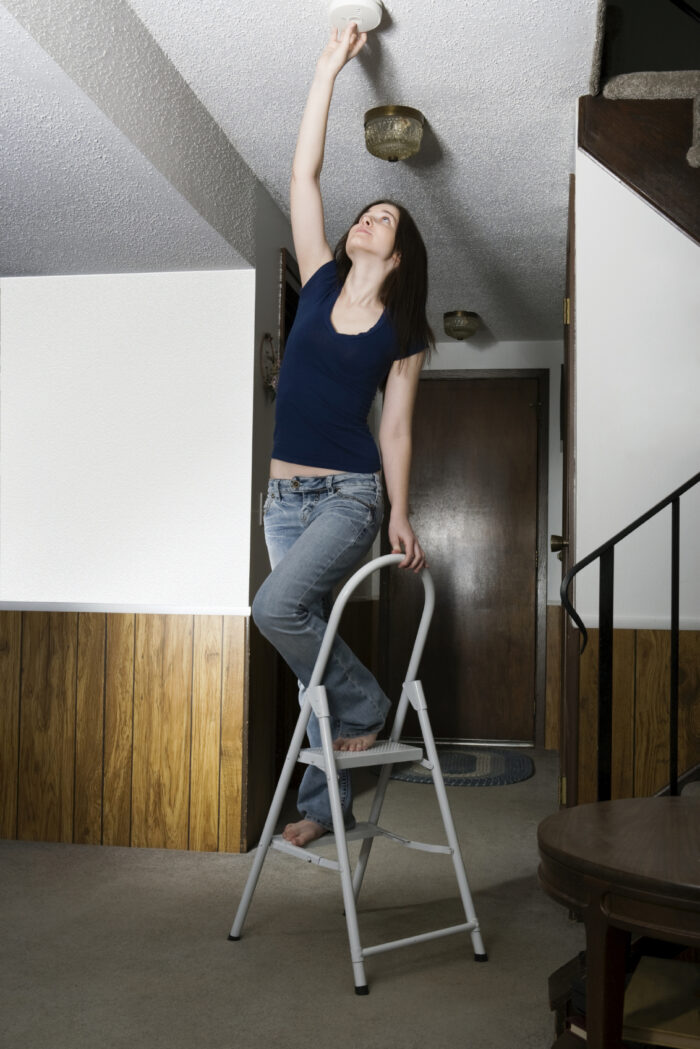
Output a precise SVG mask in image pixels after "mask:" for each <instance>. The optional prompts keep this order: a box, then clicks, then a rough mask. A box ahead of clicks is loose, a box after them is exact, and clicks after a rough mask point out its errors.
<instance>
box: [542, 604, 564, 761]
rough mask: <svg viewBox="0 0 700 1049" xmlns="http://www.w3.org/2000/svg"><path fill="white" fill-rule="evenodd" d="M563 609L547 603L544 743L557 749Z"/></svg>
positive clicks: (559, 725) (559, 720)
mask: <svg viewBox="0 0 700 1049" xmlns="http://www.w3.org/2000/svg"><path fill="white" fill-rule="evenodd" d="M563 614H564V613H563V609H562V608H561V606H560V605H547V663H546V690H545V717H544V745H545V748H546V749H547V750H559V747H560V740H559V733H560V730H561V627H562V616H563Z"/></svg>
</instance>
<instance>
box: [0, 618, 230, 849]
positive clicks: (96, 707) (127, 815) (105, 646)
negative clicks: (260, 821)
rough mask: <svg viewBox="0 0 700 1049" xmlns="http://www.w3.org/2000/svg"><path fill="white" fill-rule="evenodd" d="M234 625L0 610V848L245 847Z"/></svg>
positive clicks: (224, 621) (210, 620) (209, 620)
mask: <svg viewBox="0 0 700 1049" xmlns="http://www.w3.org/2000/svg"><path fill="white" fill-rule="evenodd" d="M247 624H248V620H247V618H246V617H243V616H206V615H198V616H192V615H186V616H185V615H143V614H113V613H94V612H34V611H32V612H28V611H0V791H1V796H0V804H1V809H0V836H2V837H3V838H18V839H22V840H29V841H60V842H74V843H76V844H103V845H126V846H129V845H131V846H145V847H151V848H174V849H196V850H202V851H220V852H239V851H241V849H242V848H245V847H246V844H245V838H246V828H245V826H244V823H245V820H244V808H245V805H244V802H245V799H244V791H245V786H246V767H245V765H246V762H245V754H246V738H247V710H246V678H247V674H246V667H247V644H248V640H247V629H248V627H247Z"/></svg>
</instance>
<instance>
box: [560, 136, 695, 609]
mask: <svg viewBox="0 0 700 1049" xmlns="http://www.w3.org/2000/svg"><path fill="white" fill-rule="evenodd" d="M576 231H577V232H576V347H577V349H576V362H577V365H576V366H577V389H576V393H577V521H576V536H577V549H576V556H577V558H579V559H580V558H582V557H584V556H585V555H586V554H588V553H590V552H591V551H592V550H594V549H595V548H596V547H597V546H599V545H600V544H601V543H603V542H605V541H606V540H607V539H609V538H611V537H612V536H613V535H614V534H615V533H617V532H618V531H620V530H621V529H622V528H624V527H625V526H626V525H628V524H629V523H631V522H632V521H633V520H634V519H635V518H636V517H638V516H639V515H640V514H642V513H643V512H644V511H646V510H647V509H649V508H650V507H651V506H652V505H653V504H654V503H656V502H658V501H660V500H661V499H663V498H664V497H665V496H666V495H668V494H669V493H670V492H671V491H673V490H674V489H675V488H676V487H678V486H679V485H681V484H683V483H684V482H685V481H686V480H688V478H690V477H691V476H692V475H693V474H695V473H697V472H698V471H699V470H700V247H699V246H698V245H697V244H696V243H695V242H694V241H692V240H691V239H690V238H689V237H687V236H686V235H685V234H684V233H682V232H681V231H680V230H678V229H677V228H676V227H675V226H674V225H673V224H672V223H670V222H669V221H668V220H667V219H665V218H664V217H663V216H661V215H660V214H659V213H658V212H656V211H655V210H654V209H653V208H651V207H650V206H649V205H647V204H646V203H645V202H644V201H643V200H642V199H641V198H640V197H638V196H637V195H636V194H635V193H633V192H632V191H631V190H630V189H628V188H627V187H626V186H624V185H623V184H622V183H621V182H620V181H619V180H618V179H616V178H615V177H614V176H613V175H611V174H610V172H608V171H607V170H605V169H604V168H602V167H601V166H600V165H599V164H597V163H596V162H595V161H593V160H592V159H591V158H590V157H589V156H587V155H586V154H585V153H583V152H581V151H579V153H578V157H577V166H576ZM699 495H700V493H697V492H695V493H694V494H693V495H691V496H687V497H686V498H685V499H684V500H683V501H682V504H681V525H682V559H681V572H682V575H683V577H684V585H683V591H682V605H681V618H682V622H683V624H684V625H686V626H688V627H698V626H700V587H698V585H697V580H698V579H699V578H700V498H699ZM669 537H670V511H669V512H666V513H664V515H663V516H662V517H661V518H657V519H656V520H655V521H654V522H651V523H650V524H648V525H647V526H645V528H644V531H643V532H641V533H640V534H638V535H637V536H635V538H634V539H630V540H628V541H627V542H626V543H625V544H624V545H623V546H621V547H620V548H619V553H618V555H617V556H616V589H615V616H616V624H617V625H619V626H629V627H635V626H639V627H654V626H658V627H667V626H668V625H669V614H670V613H669V609H670V597H669V586H670V584H669V571H670V538H669ZM597 578H598V573H597V570H596V569H594V568H593V567H591V568H589V569H585V570H584V571H583V572H582V573H581V574H580V576H579V577H578V583H577V586H578V591H577V604H578V607H579V611H580V612H581V613H582V615H583V618H584V621H585V622H586V623H588V624H590V625H594V624H595V623H596V622H597V610H598V597H597V592H598V591H597ZM693 581H694V583H693Z"/></svg>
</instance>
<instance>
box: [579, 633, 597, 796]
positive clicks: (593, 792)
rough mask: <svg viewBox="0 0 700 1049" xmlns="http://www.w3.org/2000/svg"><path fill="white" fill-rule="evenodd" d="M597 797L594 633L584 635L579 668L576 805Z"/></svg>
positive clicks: (595, 646) (595, 643) (595, 641)
mask: <svg viewBox="0 0 700 1049" xmlns="http://www.w3.org/2000/svg"><path fill="white" fill-rule="evenodd" d="M597 797H598V631H597V630H589V631H588V644H587V645H586V649H585V651H584V653H583V655H582V656H581V660H580V664H579V694H578V802H579V805H582V804H584V803H585V802H588V801H596V800H597Z"/></svg>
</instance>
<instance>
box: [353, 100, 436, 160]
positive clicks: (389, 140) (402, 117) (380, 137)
mask: <svg viewBox="0 0 700 1049" xmlns="http://www.w3.org/2000/svg"><path fill="white" fill-rule="evenodd" d="M424 124H425V117H424V116H423V114H422V113H420V112H419V111H418V110H417V109H411V108H410V106H378V107H377V108H376V109H368V110H367V112H366V113H365V143H366V145H367V149H368V150H369V151H370V153H371V154H372V155H373V156H375V157H379V158H380V159H381V160H389V161H391V162H392V163H393V162H394V161H396V160H406V158H407V157H412V156H413V154H414V153H417V152H418V150H419V149H420V144H421V139H422V137H423V125H424Z"/></svg>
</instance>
